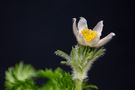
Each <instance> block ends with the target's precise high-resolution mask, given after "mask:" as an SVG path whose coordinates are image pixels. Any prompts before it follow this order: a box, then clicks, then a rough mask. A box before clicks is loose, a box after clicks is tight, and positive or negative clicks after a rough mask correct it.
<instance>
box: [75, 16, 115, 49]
mask: <svg viewBox="0 0 135 90" xmlns="http://www.w3.org/2000/svg"><path fill="white" fill-rule="evenodd" d="M102 30H103V21H100V22H98V23H97V25H96V26H95V27H94V28H93V29H89V28H88V26H87V20H86V19H85V18H84V17H80V20H79V22H78V25H76V18H73V32H74V35H75V37H76V39H77V41H78V43H79V44H81V45H84V46H90V47H101V46H103V45H105V44H106V43H107V42H109V41H110V40H111V39H112V37H113V36H115V33H113V32H111V33H110V34H108V35H107V36H106V37H104V38H102V39H100V36H101V35H102Z"/></svg>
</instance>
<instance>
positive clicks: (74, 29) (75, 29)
mask: <svg viewBox="0 0 135 90" xmlns="http://www.w3.org/2000/svg"><path fill="white" fill-rule="evenodd" d="M73 33H74V35H75V36H76V37H77V35H78V29H77V26H76V18H73Z"/></svg>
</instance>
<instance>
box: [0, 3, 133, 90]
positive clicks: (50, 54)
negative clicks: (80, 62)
mask: <svg viewBox="0 0 135 90" xmlns="http://www.w3.org/2000/svg"><path fill="white" fill-rule="evenodd" d="M0 10H1V11H0V38H1V40H0V45H1V46H0V47H1V48H0V52H1V54H0V88H1V89H0V90H4V76H5V70H7V68H8V67H10V66H13V65H14V64H15V63H18V62H20V61H23V62H24V63H28V64H32V65H33V66H34V67H35V68H37V69H40V68H54V69H55V68H56V67H58V66H59V67H62V68H63V69H64V70H67V71H69V70H70V68H69V67H67V66H63V65H60V64H59V62H60V60H61V58H59V57H57V56H55V55H54V51H55V50H57V49H61V50H64V51H66V52H69V51H70V50H71V47H72V46H74V45H75V44H76V40H75V37H74V36H73V33H72V18H73V17H76V18H79V17H80V16H83V17H85V18H86V19H87V20H88V24H89V27H90V28H92V27H94V26H95V25H96V23H97V22H98V21H100V20H104V31H103V36H105V35H107V34H108V33H110V32H112V31H113V32H115V33H116V36H115V37H114V39H113V40H112V41H111V42H109V43H108V44H107V45H106V46H105V47H106V49H107V52H106V54H105V55H104V56H103V57H102V58H100V59H99V60H98V61H97V62H96V63H95V64H94V66H93V68H92V69H91V71H90V72H89V81H90V82H91V83H94V84H96V85H97V86H98V87H99V90H134V84H135V83H134V80H133V78H134V75H135V74H134V65H135V61H134V53H135V52H134V45H135V44H134V31H135V23H134V20H135V17H134V16H135V14H134V12H135V9H134V2H132V1H130V0H127V1H126V0H37V1H35V0H27V1H24V0H17V1H13V0H12V1H8V0H3V1H1V2H0Z"/></svg>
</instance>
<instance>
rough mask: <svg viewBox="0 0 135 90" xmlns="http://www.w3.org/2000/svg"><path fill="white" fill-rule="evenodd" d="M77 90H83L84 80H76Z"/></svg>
mask: <svg viewBox="0 0 135 90" xmlns="http://www.w3.org/2000/svg"><path fill="white" fill-rule="evenodd" d="M75 90H82V80H79V79H78V80H76V88H75Z"/></svg>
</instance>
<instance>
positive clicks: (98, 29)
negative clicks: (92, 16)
mask: <svg viewBox="0 0 135 90" xmlns="http://www.w3.org/2000/svg"><path fill="white" fill-rule="evenodd" d="M103 26H104V25H103V20H102V21H100V22H98V23H97V25H96V26H95V27H94V28H93V30H95V31H97V33H98V36H99V37H100V36H101V33H102V30H103Z"/></svg>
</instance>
